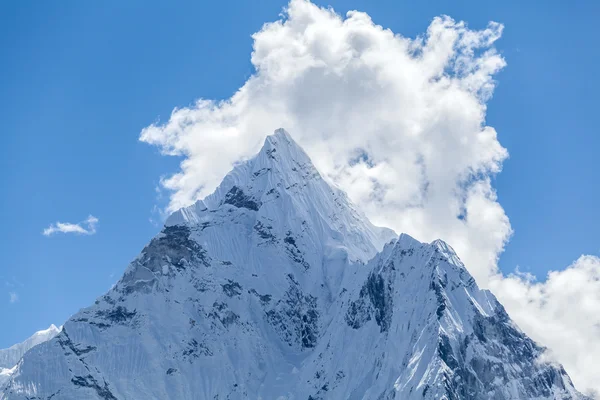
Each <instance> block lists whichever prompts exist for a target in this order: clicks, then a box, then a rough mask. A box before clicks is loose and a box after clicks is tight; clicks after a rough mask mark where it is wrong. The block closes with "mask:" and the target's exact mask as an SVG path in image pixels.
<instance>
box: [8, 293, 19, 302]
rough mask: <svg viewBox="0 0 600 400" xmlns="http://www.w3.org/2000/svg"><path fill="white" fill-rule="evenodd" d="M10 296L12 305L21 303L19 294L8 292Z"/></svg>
mask: <svg viewBox="0 0 600 400" xmlns="http://www.w3.org/2000/svg"><path fill="white" fill-rule="evenodd" d="M8 296H9V301H10V303H11V304H13V303H16V302H17V301H19V295H18V294H17V292H8Z"/></svg>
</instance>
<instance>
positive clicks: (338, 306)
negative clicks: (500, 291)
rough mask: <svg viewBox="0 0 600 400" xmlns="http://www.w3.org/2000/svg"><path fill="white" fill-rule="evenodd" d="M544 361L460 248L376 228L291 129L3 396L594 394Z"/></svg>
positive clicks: (141, 259) (180, 223)
mask: <svg viewBox="0 0 600 400" xmlns="http://www.w3.org/2000/svg"><path fill="white" fill-rule="evenodd" d="M542 350H543V349H541V348H540V347H539V346H537V345H536V344H535V343H534V342H533V341H531V340H530V339H529V338H528V337H527V336H525V335H524V334H523V333H522V332H521V331H520V330H519V329H518V328H517V327H516V326H515V325H514V324H513V323H512V322H511V321H510V318H509V317H508V315H507V314H506V313H505V312H504V309H503V307H502V306H501V305H500V304H499V303H498V302H497V300H496V299H495V297H494V296H493V295H492V294H491V293H490V292H488V291H484V290H480V289H479V288H478V287H477V284H476V283H475V281H474V279H473V278H472V277H471V275H470V274H469V273H468V271H467V270H466V268H465V267H464V265H463V264H462V262H461V261H460V259H459V258H458V256H457V255H456V253H455V252H454V250H452V248H451V247H450V246H449V245H447V244H446V243H444V242H443V241H439V240H438V241H434V242H432V243H430V244H428V243H421V242H419V241H418V240H416V239H414V238H412V237H410V236H409V235H407V234H402V235H400V236H399V237H398V236H396V235H395V234H394V233H393V232H392V231H391V230H388V229H384V228H378V227H375V226H373V225H372V224H371V223H370V222H369V221H368V220H367V218H366V217H365V216H364V215H363V214H362V213H360V212H359V211H357V209H356V208H355V207H354V206H353V205H352V203H351V202H350V200H349V199H348V198H347V196H346V195H345V194H344V193H343V192H341V191H340V190H338V189H336V188H334V187H332V186H330V185H329V184H328V183H327V182H326V181H325V180H324V179H323V178H322V177H321V175H320V174H319V173H318V172H317V171H316V169H315V167H314V166H313V165H312V163H311V161H310V158H309V157H308V155H306V153H304V151H303V150H302V149H301V148H300V147H299V146H298V145H297V144H296V143H295V142H294V141H293V139H292V138H291V136H290V135H289V134H288V133H287V132H285V131H283V130H278V131H276V132H275V133H274V134H273V135H271V136H269V137H267V139H266V140H265V143H264V146H263V148H262V149H261V151H260V152H259V153H258V154H257V155H256V156H254V157H252V158H251V159H249V160H247V161H244V162H242V163H240V164H237V165H236V166H235V167H234V168H233V169H232V171H231V172H230V173H229V174H227V176H226V177H225V178H224V179H223V182H222V183H221V184H220V185H219V187H218V188H217V189H216V190H215V191H214V193H212V194H211V195H209V196H207V197H206V198H205V199H203V200H201V201H198V202H197V203H196V204H194V205H192V206H190V207H187V208H184V209H182V210H180V211H178V212H176V213H174V214H173V215H172V216H171V217H170V218H169V219H168V221H167V223H166V225H165V227H164V228H163V229H162V231H161V232H160V233H159V234H158V235H157V236H156V237H155V238H154V239H152V240H151V241H150V243H149V244H148V245H147V246H146V247H145V248H144V249H143V250H142V252H141V254H140V255H139V256H138V257H137V258H136V259H135V260H134V261H133V262H132V263H131V264H130V265H129V267H128V268H127V270H126V271H125V274H124V275H123V277H122V278H121V280H120V281H119V282H118V283H117V284H116V285H115V286H114V287H113V288H112V289H111V290H110V291H109V292H108V293H107V294H106V295H104V296H102V297H100V298H99V299H98V300H97V301H96V303H95V304H93V305H92V306H90V307H88V308H85V309H83V310H81V311H80V312H78V313H77V314H76V315H74V316H73V317H72V318H71V319H70V320H69V321H67V322H66V323H65V325H64V327H63V329H62V332H61V333H59V334H58V335H57V336H56V338H55V339H53V340H50V341H48V342H46V343H43V344H41V345H39V346H36V347H35V348H33V349H32V350H31V351H29V352H28V353H27V354H26V356H25V357H23V359H22V360H21V361H20V362H19V364H18V365H17V367H16V368H15V369H12V370H10V371H9V374H10V380H9V382H8V383H7V385H6V387H5V388H4V389H3V390H0V400H25V399H32V398H35V399H45V400H48V399H52V400H71V399H93V400H122V399H130V400H142V399H148V398H160V399H178V400H195V399H231V400H238V399H240V400H241V399H249V398H251V399H281V400H284V399H285V400H295V399H302V400H306V399H308V400H324V399H363V400H366V399H379V400H392V399H394V400H400V399H402V400H417V399H418V400H438V399H445V400H459V399H469V400H471V399H472V400H474V399H494V400H509V399H511V400H512V399H537V400H558V399H560V400H582V399H584V397H583V396H581V395H580V394H579V393H578V392H577V391H576V390H575V388H574V387H573V385H572V383H571V381H570V379H569V377H568V376H567V374H566V372H565V371H564V370H563V369H562V367H557V366H555V365H552V364H548V363H545V362H544V361H543V360H541V359H540V357H539V356H540V355H541V354H542Z"/></svg>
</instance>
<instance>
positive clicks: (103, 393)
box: [71, 375, 118, 400]
mask: <svg viewBox="0 0 600 400" xmlns="http://www.w3.org/2000/svg"><path fill="white" fill-rule="evenodd" d="M71 382H72V383H73V385H75V386H81V387H88V388H91V389H94V390H95V391H96V394H98V397H100V398H101V399H104V400H118V399H117V398H116V397H115V396H114V395H113V394H112V392H111V391H110V389H109V387H108V383H106V381H104V382H103V385H100V384H99V383H98V381H97V380H96V378H94V377H93V376H92V375H86V376H75V377H73V378H71Z"/></svg>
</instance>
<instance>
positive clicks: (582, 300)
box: [490, 256, 600, 396]
mask: <svg viewBox="0 0 600 400" xmlns="http://www.w3.org/2000/svg"><path fill="white" fill-rule="evenodd" d="M490 287H491V289H492V291H493V292H494V293H495V294H496V296H498V298H499V299H500V301H501V302H502V303H503V304H504V306H505V308H506V309H507V310H508V311H509V313H510V315H511V317H512V318H513V319H514V320H515V321H516V322H517V324H518V325H519V326H520V327H521V329H523V331H525V332H527V333H528V334H529V335H530V336H531V337H532V338H533V339H534V340H536V341H538V342H539V343H542V344H544V345H545V346H547V347H548V348H549V352H548V354H546V356H547V357H548V358H549V359H552V360H556V361H558V362H560V363H561V364H563V365H564V366H565V369H566V370H567V372H569V374H570V375H571V378H572V379H573V382H574V383H575V385H576V387H577V388H579V389H580V390H584V389H585V390H586V391H589V392H590V393H591V392H592V391H594V390H595V392H596V396H598V394H600V385H599V384H598V376H600V367H599V366H598V359H599V357H600V258H598V257H595V256H581V257H580V258H579V259H578V260H576V261H575V262H574V263H573V264H572V265H570V266H569V267H568V268H567V269H565V270H563V271H551V272H549V273H548V277H547V279H546V281H545V282H536V281H535V280H534V279H532V277H530V276H527V275H518V274H513V275H510V276H508V277H502V276H495V277H493V278H492V279H491V282H490Z"/></svg>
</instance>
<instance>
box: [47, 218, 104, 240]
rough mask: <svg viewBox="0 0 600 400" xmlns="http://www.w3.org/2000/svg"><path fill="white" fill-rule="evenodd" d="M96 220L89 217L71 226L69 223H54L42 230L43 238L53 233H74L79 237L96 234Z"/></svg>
mask: <svg viewBox="0 0 600 400" xmlns="http://www.w3.org/2000/svg"><path fill="white" fill-rule="evenodd" d="M97 224H98V218H96V217H94V216H93V215H90V216H89V217H87V219H86V220H84V221H81V222H78V223H76V224H72V223H70V222H56V223H55V224H51V225H50V226H49V227H47V228H46V229H44V231H43V232H42V234H43V235H44V236H51V235H53V234H55V233H76V234H80V235H93V234H94V233H96V225H97Z"/></svg>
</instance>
